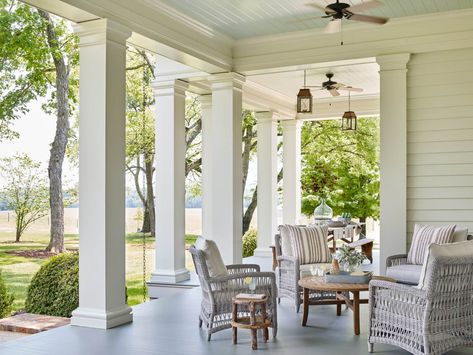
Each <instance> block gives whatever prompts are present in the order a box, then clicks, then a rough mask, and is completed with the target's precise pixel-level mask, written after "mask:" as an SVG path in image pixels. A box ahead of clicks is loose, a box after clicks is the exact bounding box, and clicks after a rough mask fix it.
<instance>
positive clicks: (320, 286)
mask: <svg viewBox="0 0 473 355" xmlns="http://www.w3.org/2000/svg"><path fill="white" fill-rule="evenodd" d="M372 279H373V280H379V279H382V280H385V281H391V282H396V281H395V280H394V279H390V278H387V277H382V276H373V278H372ZM299 286H300V287H302V289H303V299H304V313H303V316H302V326H304V327H305V326H306V325H307V317H308V315H309V306H310V305H321V304H335V305H337V316H340V315H341V311H342V304H346V305H347V306H348V308H350V309H351V310H352V311H353V321H354V323H353V324H354V331H355V335H359V334H360V304H362V303H368V300H367V299H360V292H361V291H368V290H369V284H367V283H366V284H346V283H328V282H325V278H324V277H323V276H309V277H304V278H303V279H301V280H299ZM310 290H314V291H328V292H335V298H334V299H324V300H315V301H311V300H309V291H310ZM350 293H351V294H352V295H353V299H352V298H350ZM346 294H348V297H347V295H346Z"/></svg>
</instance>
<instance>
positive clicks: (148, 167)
mask: <svg viewBox="0 0 473 355" xmlns="http://www.w3.org/2000/svg"><path fill="white" fill-rule="evenodd" d="M153 160H154V159H152V157H149V156H145V175H146V187H147V188H146V200H147V206H148V214H149V227H150V228H149V231H150V232H151V237H153V238H154V237H155V236H156V223H155V221H156V220H155V209H154V188H153Z"/></svg>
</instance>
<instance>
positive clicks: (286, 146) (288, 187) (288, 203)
mask: <svg viewBox="0 0 473 355" xmlns="http://www.w3.org/2000/svg"><path fill="white" fill-rule="evenodd" d="M281 126H282V136H283V145H282V147H283V181H282V182H283V218H282V219H283V223H284V224H299V223H300V218H301V121H298V120H284V121H281Z"/></svg>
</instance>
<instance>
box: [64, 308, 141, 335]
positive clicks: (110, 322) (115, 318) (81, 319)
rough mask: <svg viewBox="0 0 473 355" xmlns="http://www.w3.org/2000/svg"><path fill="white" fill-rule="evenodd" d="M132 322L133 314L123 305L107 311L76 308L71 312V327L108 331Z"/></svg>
mask: <svg viewBox="0 0 473 355" xmlns="http://www.w3.org/2000/svg"><path fill="white" fill-rule="evenodd" d="M132 321H133V312H132V309H131V308H130V307H128V306H127V305H124V306H123V307H120V308H116V309H113V310H109V311H106V312H104V311H102V310H99V309H91V308H81V307H79V308H77V309H76V310H75V311H73V312H72V318H71V325H74V326H78V327H87V328H98V329H109V328H113V327H117V326H119V325H122V324H126V323H130V322H132Z"/></svg>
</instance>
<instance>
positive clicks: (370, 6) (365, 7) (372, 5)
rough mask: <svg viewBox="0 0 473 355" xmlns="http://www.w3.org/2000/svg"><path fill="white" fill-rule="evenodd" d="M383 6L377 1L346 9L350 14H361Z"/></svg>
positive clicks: (373, 0)
mask: <svg viewBox="0 0 473 355" xmlns="http://www.w3.org/2000/svg"><path fill="white" fill-rule="evenodd" d="M379 6H383V3H381V2H379V1H378V0H371V1H365V2H362V3H361V4H357V5H353V6H350V7H349V8H348V10H349V11H350V12H352V13H353V12H363V11H366V10H369V9H374V8H376V7H379Z"/></svg>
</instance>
